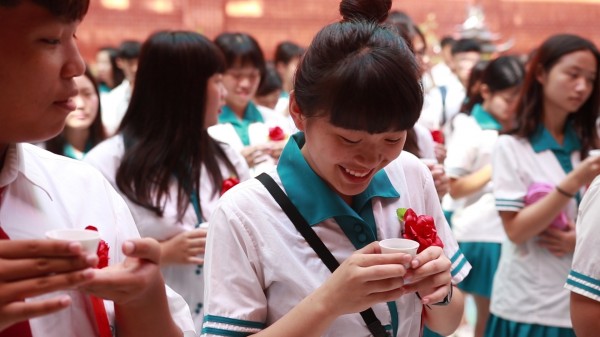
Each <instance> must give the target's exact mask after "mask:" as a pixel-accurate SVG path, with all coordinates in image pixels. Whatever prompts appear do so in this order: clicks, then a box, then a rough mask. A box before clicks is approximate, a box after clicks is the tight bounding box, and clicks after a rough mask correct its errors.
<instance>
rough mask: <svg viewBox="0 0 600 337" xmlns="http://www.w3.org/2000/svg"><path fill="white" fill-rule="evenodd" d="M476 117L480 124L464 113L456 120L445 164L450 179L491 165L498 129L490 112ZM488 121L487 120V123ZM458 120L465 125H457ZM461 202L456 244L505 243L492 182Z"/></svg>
mask: <svg viewBox="0 0 600 337" xmlns="http://www.w3.org/2000/svg"><path fill="white" fill-rule="evenodd" d="M474 113H475V114H476V115H477V118H479V121H480V122H478V119H477V118H476V117H475V116H467V115H466V114H462V113H461V114H458V115H457V116H456V117H455V120H456V121H457V123H455V125H456V126H457V128H456V129H455V132H454V138H453V141H452V143H450V144H449V146H448V152H447V155H446V160H445V162H444V165H445V169H446V173H447V174H448V177H450V178H455V179H459V178H462V177H464V176H467V175H469V174H472V173H474V172H476V171H479V170H480V169H482V168H483V167H484V166H486V165H488V164H491V162H492V150H493V148H494V144H495V143H496V140H497V139H498V131H497V127H498V126H497V125H492V123H491V120H489V118H491V116H490V115H489V114H488V113H487V112H485V111H474ZM480 113H482V114H480ZM480 116H481V117H480ZM485 118H488V120H487V122H488V123H486V120H485ZM459 119H460V120H462V121H458V120H459ZM482 125H483V127H482ZM461 200H462V203H460V206H459V207H458V208H457V209H455V210H454V213H453V214H452V221H451V222H452V231H453V232H454V236H455V237H456V240H458V241H459V242H494V243H501V242H503V241H504V240H505V239H506V233H505V232H504V226H503V225H502V219H501V218H500V216H499V215H498V211H497V210H496V202H495V199H494V193H493V184H492V181H491V180H490V181H489V182H488V183H487V184H485V185H484V186H483V188H482V189H480V190H479V191H476V192H475V193H473V194H471V195H469V196H466V197H464V198H461Z"/></svg>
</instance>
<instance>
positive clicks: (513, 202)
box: [496, 198, 525, 212]
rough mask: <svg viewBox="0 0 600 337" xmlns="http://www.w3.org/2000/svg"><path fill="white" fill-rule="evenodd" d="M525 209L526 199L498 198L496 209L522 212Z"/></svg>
mask: <svg viewBox="0 0 600 337" xmlns="http://www.w3.org/2000/svg"><path fill="white" fill-rule="evenodd" d="M523 207H525V199H499V198H496V208H497V209H499V210H502V211H517V212H518V211H520V210H521V209H523Z"/></svg>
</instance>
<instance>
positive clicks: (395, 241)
mask: <svg viewBox="0 0 600 337" xmlns="http://www.w3.org/2000/svg"><path fill="white" fill-rule="evenodd" d="M379 247H381V253H382V254H396V253H403V254H408V255H410V256H412V257H415V256H417V249H419V243H418V242H417V241H413V240H409V239H402V238H392V239H385V240H381V241H379ZM404 267H405V268H407V269H408V268H409V267H410V262H408V263H406V264H405V265H404Z"/></svg>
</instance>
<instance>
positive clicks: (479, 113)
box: [471, 104, 502, 131]
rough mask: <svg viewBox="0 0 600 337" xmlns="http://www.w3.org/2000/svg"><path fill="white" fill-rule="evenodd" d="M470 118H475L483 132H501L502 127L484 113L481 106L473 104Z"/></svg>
mask: <svg viewBox="0 0 600 337" xmlns="http://www.w3.org/2000/svg"><path fill="white" fill-rule="evenodd" d="M471 116H473V118H475V121H477V124H479V126H480V127H481V128H482V129H484V130H498V131H500V130H502V125H501V124H500V123H498V120H497V119H496V118H494V116H492V115H491V114H490V113H489V112H487V111H485V109H484V108H483V106H482V105H481V104H475V105H474V106H473V110H471Z"/></svg>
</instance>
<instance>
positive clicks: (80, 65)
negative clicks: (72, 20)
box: [61, 41, 85, 79]
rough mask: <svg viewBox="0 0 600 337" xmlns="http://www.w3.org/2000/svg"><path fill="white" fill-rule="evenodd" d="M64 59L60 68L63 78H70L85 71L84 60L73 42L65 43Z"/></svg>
mask: <svg viewBox="0 0 600 337" xmlns="http://www.w3.org/2000/svg"><path fill="white" fill-rule="evenodd" d="M65 48H66V49H65V61H64V64H63V67H62V70H61V75H62V77H63V78H67V79H71V78H73V77H77V76H81V75H83V73H84V72H85V62H84V61H83V57H82V56H81V53H79V48H77V45H76V44H75V42H74V41H73V42H71V43H70V44H68V45H65Z"/></svg>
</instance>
